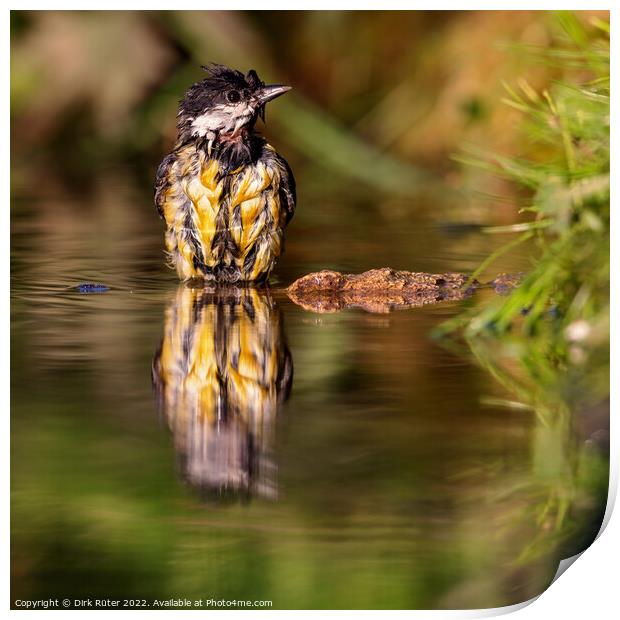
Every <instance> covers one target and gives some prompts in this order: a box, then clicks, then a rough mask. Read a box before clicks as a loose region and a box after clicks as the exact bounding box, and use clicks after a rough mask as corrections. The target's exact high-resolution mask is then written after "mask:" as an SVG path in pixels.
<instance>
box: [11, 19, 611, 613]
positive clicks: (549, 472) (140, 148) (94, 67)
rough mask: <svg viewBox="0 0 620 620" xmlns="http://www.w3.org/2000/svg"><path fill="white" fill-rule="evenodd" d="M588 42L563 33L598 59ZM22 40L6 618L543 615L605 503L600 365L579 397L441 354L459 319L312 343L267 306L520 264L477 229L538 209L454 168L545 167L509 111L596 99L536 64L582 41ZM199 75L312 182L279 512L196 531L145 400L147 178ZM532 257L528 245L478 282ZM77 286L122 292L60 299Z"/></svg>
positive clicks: (241, 31) (18, 49)
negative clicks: (263, 101)
mask: <svg viewBox="0 0 620 620" xmlns="http://www.w3.org/2000/svg"><path fill="white" fill-rule="evenodd" d="M596 17H603V18H604V17H606V14H605V13H595V12H583V13H578V14H576V18H575V19H576V20H577V21H578V22H579V23H580V24H582V26H583V28H584V29H586V30H587V31H590V30H592V29H593V25H592V20H593V19H594V18H596ZM11 29H12V41H11V126H12V129H11V149H12V178H11V183H12V187H11V190H12V201H11V216H12V242H11V260H12V274H11V275H12V303H11V312H12V328H13V330H12V343H11V344H12V346H11V355H12V368H13V372H12V376H11V383H12V393H11V397H12V427H11V433H12V473H11V476H12V512H11V518H12V535H13V543H12V592H13V597H14V598H15V597H22V598H26V597H32V598H33V597H46V596H62V595H65V594H66V595H67V596H118V597H123V596H131V597H137V598H142V597H166V596H193V597H198V596H205V597H206V596H209V595H211V596H214V597H216V598H217V597H228V598H235V597H236V598H244V599H245V598H271V599H273V601H274V607H275V608H286V607H316V608H329V607H354V608H357V607H371V608H373V607H374V608H376V607H393V608H425V607H426V608H454V607H491V606H497V605H507V604H511V603H515V602H520V601H523V600H525V599H526V598H528V597H531V596H534V595H536V594H539V593H540V592H541V591H542V590H543V589H544V588H545V587H546V586H547V585H548V583H549V581H550V580H551V578H552V577H553V574H554V573H555V569H556V567H557V562H558V560H559V559H560V558H563V557H566V556H567V555H571V554H572V553H575V552H577V551H579V550H582V549H583V548H584V547H585V546H586V545H587V544H588V543H589V542H590V541H591V540H592V538H593V536H594V535H595V534H596V531H597V530H598V526H599V524H600V521H601V518H602V513H603V511H604V507H605V498H606V491H607V467H608V454H607V452H606V426H607V423H608V409H606V402H605V395H606V392H605V390H606V387H607V386H606V385H605V384H606V381H607V382H608V368H607V375H605V371H606V366H605V361H603V362H602V363H601V364H600V365H598V366H596V368H595V372H590V367H589V366H587V367H586V366H580V365H579V363H577V364H575V365H574V366H575V367H574V368H572V369H571V372H570V373H567V372H566V368H565V367H564V366H562V365H561V364H559V363H558V361H557V359H555V358H553V357H552V356H551V357H550V356H549V355H548V351H547V349H546V348H545V346H542V344H545V345H546V344H547V341H546V340H545V341H544V342H542V344H541V340H540V339H534V338H531V337H530V336H529V335H525V336H524V335H522V334H519V333H513V334H510V335H509V337H508V338H507V339H506V340H507V341H506V342H504V343H502V344H503V346H502V347H501V348H500V350H497V348H496V347H495V343H494V341H493V340H492V339H491V341H490V342H489V341H487V340H483V339H479V340H476V341H474V342H473V343H470V344H469V345H468V347H466V348H465V349H464V348H463V347H461V346H455V347H454V348H452V347H446V346H445V344H439V343H437V342H435V341H433V340H432V339H431V338H430V337H429V334H430V332H431V331H432V329H433V328H437V327H438V326H440V325H442V324H443V323H444V321H446V320H448V319H454V318H458V317H460V316H461V312H462V310H463V307H462V305H461V304H459V303H448V304H442V305H439V306H435V307H425V308H419V309H412V310H408V311H403V312H396V313H393V314H389V315H369V314H365V313H363V312H359V311H348V312H344V313H340V314H337V315H313V314H312V313H308V312H304V311H302V310H301V309H300V308H298V307H296V306H294V305H293V304H292V303H291V302H289V301H288V300H287V299H286V298H285V297H284V296H283V295H282V294H281V293H279V292H278V288H279V286H280V285H282V284H288V283H289V282H291V281H292V280H293V279H294V278H296V277H299V276H300V275H303V274H305V273H307V272H309V271H312V270H316V269H322V268H335V269H340V270H346V271H362V270H364V269H369V268H372V267H381V266H386V265H387V266H390V267H394V268H397V269H398V268H399V269H410V270H417V271H429V272H437V273H439V272H443V271H462V272H472V271H473V270H474V269H476V267H477V266H478V265H479V264H480V263H481V262H482V261H483V260H484V259H485V258H486V257H488V256H489V254H491V253H492V252H494V251H496V250H500V249H501V248H502V247H503V245H504V243H505V241H506V238H505V236H503V235H485V234H482V233H481V231H480V226H490V225H512V224H514V223H516V222H521V221H522V220H523V219H524V216H523V214H520V213H519V209H520V208H521V207H523V206H524V205H527V204H529V202H528V201H530V200H531V196H532V191H531V190H528V189H522V188H519V187H517V186H516V185H514V184H513V183H512V181H511V180H510V179H507V178H501V177H499V176H497V175H495V174H489V172H488V170H485V169H483V168H480V167H472V166H462V165H461V164H459V163H458V162H456V161H455V159H454V155H455V154H456V153H458V152H459V151H460V150H461V149H462V147H463V146H464V145H467V144H471V145H477V146H478V147H480V148H482V149H484V150H485V151H486V152H489V153H496V154H499V155H501V156H503V157H505V158H510V157H513V156H517V155H518V156H520V157H524V156H528V157H530V158H532V159H533V160H538V161H545V159H546V158H547V157H548V155H549V153H551V152H553V145H546V146H541V145H540V144H535V143H533V142H532V141H530V140H528V128H527V127H526V126H524V125H523V123H522V121H521V117H522V113H521V112H520V111H519V110H517V109H515V108H514V107H510V106H507V105H505V103H504V102H503V101H502V99H504V97H505V94H506V90H505V88H504V83H507V84H509V85H511V86H512V87H515V85H517V86H518V87H519V88H521V89H522V90H523V91H524V92H526V91H527V90H528V88H529V89H535V90H536V91H537V92H541V91H543V90H544V89H546V88H549V87H551V85H552V84H553V83H554V82H555V81H558V80H560V81H567V82H573V81H574V82H579V81H581V80H584V79H590V71H589V69H588V68H587V67H584V66H583V65H582V64H580V63H577V62H574V61H573V60H572V57H568V56H562V55H557V56H551V57H549V56H546V57H545V59H544V61H542V60H541V57H540V52H541V50H552V49H553V48H554V46H555V45H556V44H557V43H558V42H563V41H565V39H566V28H563V27H562V23H561V21H558V19H556V17H555V16H553V15H551V14H549V13H546V12H532V11H515V12H505V11H498V12H492V11H491V12H433V11H424V12H355V13H353V12H321V11H316V12H308V11H295V12H286V11H285V12H271V11H262V12H207V11H204V12H181V11H179V12H131V11H130V12H61V11H54V12H21V11H20V12H12V13H11ZM209 61H215V62H221V63H224V64H228V65H230V66H233V67H235V68H239V69H242V70H248V69H249V68H255V69H256V70H257V71H258V73H259V75H260V76H261V78H263V79H264V80H265V81H273V82H283V83H288V84H290V85H292V86H293V87H294V91H292V92H291V93H290V94H288V95H287V96H286V97H283V98H281V99H279V100H278V101H276V102H274V103H273V104H271V105H270V106H269V108H268V109H267V125H266V127H264V128H261V130H262V131H263V132H264V134H265V135H266V136H267V137H268V139H269V141H270V142H271V143H272V144H273V145H274V146H275V147H276V148H277V150H278V151H279V152H280V153H281V154H282V155H284V156H285V157H286V158H287V159H288V160H289V162H290V164H291V166H292V168H293V171H294V173H295V176H296V178H297V182H298V209H297V213H296V216H295V218H294V220H293V221H292V223H291V225H290V227H289V229H288V231H287V249H286V253H285V255H284V256H283V258H282V260H281V261H280V264H279V265H278V266H277V268H276V272H275V275H274V278H273V284H274V287H273V288H274V296H275V300H276V303H277V304H278V306H279V308H280V309H281V313H282V317H283V318H282V321H283V327H282V329H283V333H284V329H286V334H287V335H286V338H288V342H289V346H290V350H291V355H292V358H293V360H294V366H295V374H294V382H293V388H292V393H291V398H290V400H289V401H288V402H287V404H286V405H285V407H284V410H283V411H282V412H280V413H279V414H278V419H277V423H276V424H275V427H276V428H274V429H271V430H272V431H273V433H274V435H275V437H276V439H275V442H274V445H273V446H272V451H273V454H272V458H273V461H274V463H276V467H277V472H278V473H277V486H278V489H279V490H278V501H274V502H270V501H266V500H264V499H263V498H260V497H252V498H249V499H250V500H251V501H249V502H248V503H244V502H241V501H239V502H230V501H228V500H227V502H225V503H219V502H206V503H205V501H204V498H201V497H200V496H199V494H198V493H197V492H196V490H195V489H192V488H190V487H189V486H188V485H187V484H185V483H184V482H183V480H182V475H181V472H180V471H177V472H176V475H175V461H176V460H178V459H179V455H178V454H175V445H174V441H173V439H172V438H171V437H170V434H169V432H168V430H167V428H166V425H165V423H164V421H163V420H161V418H158V415H157V412H156V406H155V402H154V399H153V397H152V394H151V380H150V367H151V360H152V359H153V355H154V353H155V350H156V349H157V347H158V345H159V342H160V341H161V336H162V331H163V323H164V314H165V311H166V308H171V309H172V310H174V307H175V306H174V303H175V302H174V299H175V296H176V289H177V285H178V282H177V280H176V276H175V275H174V274H173V273H172V272H170V271H169V270H167V269H166V268H165V266H164V260H163V251H162V245H163V244H162V225H161V222H160V221H159V220H158V218H157V215H156V212H155V209H154V206H153V203H152V184H153V176H154V171H155V169H156V167H157V165H158V163H159V161H160V159H161V158H162V156H163V155H164V154H165V153H166V152H167V150H168V149H170V147H171V146H172V143H173V141H174V136H175V114H176V107H177V104H178V100H179V99H180V98H181V97H182V95H183V93H184V92H185V90H186V89H187V87H188V86H189V85H190V84H191V83H193V82H194V81H197V80H199V79H201V78H202V77H203V75H204V74H203V72H202V71H201V70H200V68H199V66H200V65H201V64H205V63H207V62H209ZM536 256H538V253H537V246H536V245H535V242H534V240H533V239H532V240H531V242H525V243H523V244H522V245H520V246H519V247H518V248H517V249H515V251H512V252H508V253H506V254H503V255H502V256H501V257H500V258H499V259H498V260H497V262H496V263H495V264H494V265H493V266H492V268H491V271H490V272H489V273H490V274H492V273H496V272H498V271H502V270H504V271H511V272H519V271H527V270H529V269H530V268H531V267H532V264H533V261H535V257H536ZM87 281H98V282H103V283H105V284H106V285H108V286H109V287H110V288H111V290H110V291H109V293H106V294H105V295H99V296H84V295H80V294H78V293H77V292H76V291H75V290H74V289H72V288H71V287H72V286H74V285H76V284H78V283H80V282H87ZM487 301H488V300H487V298H486V297H484V296H482V297H481V298H480V299H478V298H476V300H475V301H474V300H471V301H470V302H468V303H467V304H465V306H467V307H470V308H471V307H472V306H474V307H475V306H476V304H478V303H480V304H481V305H482V306H484V304H485V303H486V302H487ZM520 309H521V308H519V309H518V310H520ZM546 311H547V309H546V308H545V312H546ZM278 316H279V315H278ZM278 320H279V319H278ZM592 332H593V334H591V337H592V338H598V340H599V344H600V343H602V344H603V345H604V341H605V337H606V336H605V333H602V335H600V334H599V335H598V336H597V334H598V332H597V331H596V328H594V329H593V330H592ZM544 338H545V337H543V340H544ZM460 344H461V345H462V344H463V343H460ZM539 345H540V346H539ZM585 349H586V346H585V344H584V342H583V341H577V342H574V343H572V345H571V352H572V353H571V354H573V353H574V355H575V356H576V359H577V361H578V362H579V356H580V355H581V356H582V358H583V356H584V355H585V353H584V351H585ZM541 351H542V353H541ZM580 351H581V352H580ZM179 469H181V468H180V467H177V470H179ZM246 499H248V498H246Z"/></svg>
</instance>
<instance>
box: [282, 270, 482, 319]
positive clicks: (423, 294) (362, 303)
mask: <svg viewBox="0 0 620 620" xmlns="http://www.w3.org/2000/svg"><path fill="white" fill-rule="evenodd" d="M468 279H469V276H467V275H465V274H462V273H442V274H432V273H415V272H411V271H396V270H394V269H390V268H389V267H384V268H382V269H372V270H370V271H366V272H364V273H360V274H342V273H340V272H338V271H330V270H327V269H325V270H323V271H318V272H316V273H310V274H308V275H306V276H303V277H302V278H299V279H298V280H296V281H295V282H293V284H291V286H289V287H288V289H287V291H286V292H287V294H288V296H289V297H290V299H291V300H292V301H293V302H295V303H296V304H298V305H300V306H302V307H303V308H305V309H306V310H311V311H313V312H336V311H338V310H341V309H343V308H348V307H359V308H363V309H364V310H367V311H368V312H390V311H391V310H394V309H396V308H407V307H415V306H423V305H426V304H434V303H438V302H440V301H453V300H460V299H464V298H466V297H469V296H470V295H471V294H472V293H473V291H474V290H475V288H476V287H477V286H478V282H477V281H476V280H474V281H473V282H472V283H471V285H470V286H469V287H468V288H465V285H466V284H467V281H468Z"/></svg>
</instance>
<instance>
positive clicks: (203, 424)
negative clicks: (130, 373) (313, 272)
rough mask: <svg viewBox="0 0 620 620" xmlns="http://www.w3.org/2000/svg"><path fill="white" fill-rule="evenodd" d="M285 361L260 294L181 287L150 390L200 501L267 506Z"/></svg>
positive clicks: (286, 381)
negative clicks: (206, 497)
mask: <svg viewBox="0 0 620 620" xmlns="http://www.w3.org/2000/svg"><path fill="white" fill-rule="evenodd" d="M292 379H293V363H292V358H291V354H290V352H289V350H288V347H287V345H286V341H285V337H284V331H283V326H282V319H281V315H280V311H279V309H278V307H277V305H276V303H275V301H274V300H273V298H272V297H271V295H270V293H269V292H268V291H265V290H256V289H251V288H217V289H216V288H205V289H203V288H191V287H189V286H187V285H181V286H180V287H179V289H178V291H177V293H176V297H175V299H174V301H173V303H172V304H171V305H170V307H169V308H168V309H167V311H166V314H165V320H164V335H163V340H162V343H161V346H160V348H159V350H158V351H157V353H156V354H155V358H154V360H153V385H154V388H155V392H156V395H157V398H158V402H159V406H160V409H161V411H162V412H163V414H164V416H165V418H166V421H167V423H168V426H169V427H170V430H171V431H172V433H173V435H174V442H175V448H176V451H177V454H178V455H179V457H180V461H181V468H182V472H183V475H184V477H185V478H186V479H187V480H188V481H189V482H190V484H192V485H193V486H195V487H198V488H199V489H200V490H201V491H202V492H204V493H207V494H213V493H215V494H216V495H218V496H223V495H231V494H232V495H240V496H252V495H259V496H262V497H268V498H275V497H276V495H277V487H276V465H275V463H274V461H273V457H272V447H273V439H274V432H275V420H276V416H277V412H278V409H279V407H280V405H281V404H282V403H283V402H284V401H285V400H286V398H287V397H288V395H289V392H290V388H291V384H292Z"/></svg>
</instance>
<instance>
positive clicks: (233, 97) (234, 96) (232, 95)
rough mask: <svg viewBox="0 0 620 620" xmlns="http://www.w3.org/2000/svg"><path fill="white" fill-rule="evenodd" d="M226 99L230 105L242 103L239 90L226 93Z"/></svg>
mask: <svg viewBox="0 0 620 620" xmlns="http://www.w3.org/2000/svg"><path fill="white" fill-rule="evenodd" d="M226 99H228V101H230V103H239V102H240V101H241V95H240V94H239V91H238V90H229V91H228V93H226Z"/></svg>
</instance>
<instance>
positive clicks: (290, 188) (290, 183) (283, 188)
mask: <svg viewBox="0 0 620 620" xmlns="http://www.w3.org/2000/svg"><path fill="white" fill-rule="evenodd" d="M275 158H276V162H277V164H278V167H279V168H280V187H279V189H278V194H279V196H280V209H281V210H282V212H283V213H284V225H285V226H286V224H288V223H289V222H290V221H291V219H292V217H293V214H294V213H295V205H296V203H297V190H296V187H295V177H294V176H293V171H292V170H291V167H290V166H289V165H288V162H287V161H286V159H284V157H280V155H278V154H277V153H276V155H275Z"/></svg>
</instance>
